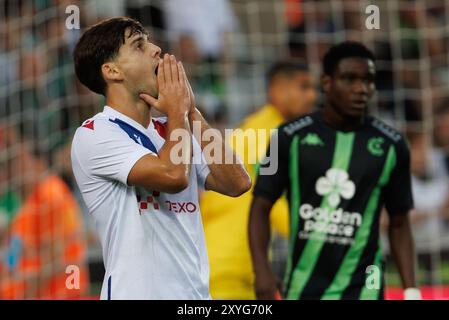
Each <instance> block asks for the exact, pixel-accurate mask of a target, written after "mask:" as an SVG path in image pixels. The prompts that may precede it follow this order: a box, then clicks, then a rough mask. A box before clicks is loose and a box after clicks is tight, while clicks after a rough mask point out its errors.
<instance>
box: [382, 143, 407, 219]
mask: <svg viewBox="0 0 449 320" xmlns="http://www.w3.org/2000/svg"><path fill="white" fill-rule="evenodd" d="M395 151H396V164H395V166H394V168H393V171H392V172H391V174H390V179H389V181H388V183H387V184H386V186H385V187H384V190H383V191H384V199H385V208H386V209H387V211H388V214H389V215H395V214H401V213H406V212H408V211H409V210H411V209H413V195H412V185H411V171H410V151H409V148H408V146H407V143H406V142H405V140H404V138H402V139H401V140H400V141H399V142H397V143H396V145H395Z"/></svg>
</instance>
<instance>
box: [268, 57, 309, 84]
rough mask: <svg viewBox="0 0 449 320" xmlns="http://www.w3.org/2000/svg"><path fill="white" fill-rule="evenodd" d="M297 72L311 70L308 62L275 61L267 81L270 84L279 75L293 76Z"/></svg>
mask: <svg viewBox="0 0 449 320" xmlns="http://www.w3.org/2000/svg"><path fill="white" fill-rule="evenodd" d="M297 72H309V68H308V67H307V65H306V64H304V63H300V62H295V61H279V62H276V63H274V64H273V65H272V66H271V67H270V69H269V70H268V72H267V83H268V85H270V84H271V83H272V82H273V80H274V78H275V77H276V76H278V75H286V76H290V77H291V76H293V75H294V74H296V73H297Z"/></svg>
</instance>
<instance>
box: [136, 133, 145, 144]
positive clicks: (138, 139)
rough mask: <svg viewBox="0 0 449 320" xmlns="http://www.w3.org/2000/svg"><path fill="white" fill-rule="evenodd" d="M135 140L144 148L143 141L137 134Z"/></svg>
mask: <svg viewBox="0 0 449 320" xmlns="http://www.w3.org/2000/svg"><path fill="white" fill-rule="evenodd" d="M134 138H136V141H137V143H138V144H140V145H141V146H143V143H142V139H141V138H140V136H139V135H137V134H135V133H134Z"/></svg>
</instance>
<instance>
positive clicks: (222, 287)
mask: <svg viewBox="0 0 449 320" xmlns="http://www.w3.org/2000/svg"><path fill="white" fill-rule="evenodd" d="M267 80H268V101H267V103H266V104H265V105H264V106H262V107H261V108H260V109H259V110H258V111H256V112H255V113H253V114H251V115H250V116H248V117H247V118H246V119H245V120H244V121H243V123H242V125H241V126H240V129H242V131H241V132H240V133H239V132H235V134H234V136H233V137H232V141H230V142H231V145H232V146H233V147H234V149H235V150H236V152H237V154H238V155H239V157H240V158H241V159H242V160H243V162H244V163H245V167H246V169H247V170H248V173H249V175H250V176H251V179H252V180H253V183H254V179H255V177H256V175H257V174H256V173H257V172H256V171H257V165H258V163H259V162H260V161H261V159H262V158H263V157H264V156H265V152H266V149H267V146H268V142H269V139H270V129H275V128H277V127H278V126H279V125H280V124H281V123H283V122H284V121H286V120H291V119H294V118H296V117H298V116H300V115H302V114H305V113H307V112H310V111H312V109H313V107H314V105H315V103H316V97H317V92H316V89H315V86H314V80H313V77H312V75H311V74H310V73H309V72H308V71H307V68H306V67H305V66H303V65H298V64H296V63H292V62H282V63H277V64H275V65H274V66H273V67H272V68H271V70H270V71H269V72H268V79H267ZM257 130H263V132H264V133H265V137H264V140H263V141H261V140H259V139H263V138H262V136H261V137H260V138H259V137H258V131H257ZM251 131H253V132H254V133H255V134H254V136H253V137H251V134H248V132H251ZM245 137H247V138H248V140H246V138H245ZM240 138H243V139H245V143H244V145H243V147H242V148H239V147H238V146H239V144H238V143H239V142H238V141H239V139H240ZM251 197H252V194H251V192H247V193H245V194H244V195H242V196H240V197H238V198H230V197H225V196H222V195H219V194H217V193H214V192H211V191H207V192H205V193H203V195H202V197H201V202H200V206H201V213H202V216H203V224H204V231H205V235H206V243H207V248H208V253H209V262H210V270H211V277H210V290H211V295H212V297H213V298H215V299H254V298H255V296H254V288H253V281H254V276H253V270H252V263H251V256H250V251H249V245H248V232H247V228H248V213H249V207H250V204H251ZM271 219H272V225H273V226H274V229H275V231H276V232H277V233H278V234H279V233H280V234H281V235H282V236H284V237H286V236H287V235H288V206H287V202H286V200H285V198H281V199H280V200H279V201H278V202H276V204H275V205H274V207H273V210H272V212H271ZM278 262H280V261H278ZM280 263H281V264H282V262H280ZM276 269H278V268H276ZM282 271H283V270H282Z"/></svg>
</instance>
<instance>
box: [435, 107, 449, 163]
mask: <svg viewBox="0 0 449 320" xmlns="http://www.w3.org/2000/svg"><path fill="white" fill-rule="evenodd" d="M435 122H436V123H435V140H436V141H435V142H436V144H437V146H438V147H440V148H441V150H442V152H443V153H444V158H445V163H446V169H447V170H448V171H449V99H445V100H444V101H443V103H442V104H441V105H440V106H439V107H438V108H437V110H436V112H435Z"/></svg>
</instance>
